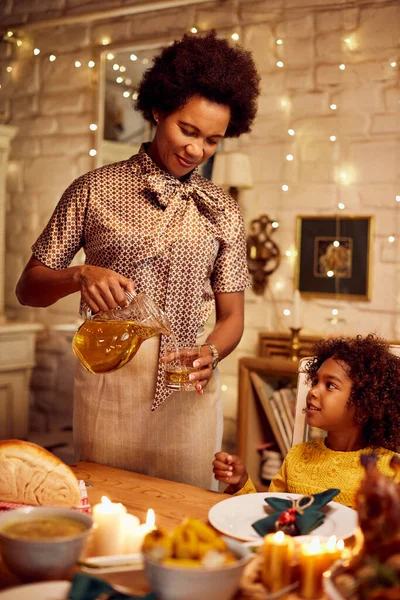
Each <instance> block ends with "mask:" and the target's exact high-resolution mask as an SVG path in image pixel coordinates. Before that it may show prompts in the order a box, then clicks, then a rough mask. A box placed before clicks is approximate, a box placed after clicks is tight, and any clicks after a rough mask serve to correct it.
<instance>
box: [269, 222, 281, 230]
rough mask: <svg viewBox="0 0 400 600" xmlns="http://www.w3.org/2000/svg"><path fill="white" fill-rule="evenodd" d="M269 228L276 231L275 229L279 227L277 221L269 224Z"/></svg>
mask: <svg viewBox="0 0 400 600" xmlns="http://www.w3.org/2000/svg"><path fill="white" fill-rule="evenodd" d="M271 227H273V229H277V228H278V227H279V223H278V221H273V222H272V223H271Z"/></svg>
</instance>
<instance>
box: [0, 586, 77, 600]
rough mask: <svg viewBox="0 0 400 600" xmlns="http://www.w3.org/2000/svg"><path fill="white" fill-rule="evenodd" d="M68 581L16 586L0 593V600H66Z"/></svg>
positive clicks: (68, 587)
mask: <svg viewBox="0 0 400 600" xmlns="http://www.w3.org/2000/svg"><path fill="white" fill-rule="evenodd" d="M70 587H71V582H70V581H43V582H40V583H30V584H27V585H18V586H17V587H13V588H9V589H8V590H4V591H3V592H0V600H28V598H31V599H32V600H67V594H68V592H69V589H70Z"/></svg>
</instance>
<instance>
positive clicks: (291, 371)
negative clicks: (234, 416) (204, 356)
mask: <svg viewBox="0 0 400 600" xmlns="http://www.w3.org/2000/svg"><path fill="white" fill-rule="evenodd" d="M297 367H298V363H297V362H293V361H291V360H288V359H285V358H262V357H245V358H241V359H240V360H239V396H238V422H237V426H238V428H237V451H238V454H239V456H241V457H242V459H243V460H244V462H245V464H246V466H247V470H248V473H249V475H250V477H251V479H252V481H253V483H254V485H255V486H256V488H257V489H258V490H259V491H261V492H262V491H266V490H267V489H268V488H267V487H265V485H263V483H262V482H261V479H260V455H259V453H258V451H257V446H261V445H262V444H265V443H267V442H273V443H275V444H276V445H277V443H276V440H275V437H274V435H273V432H272V429H271V426H270V424H269V421H268V419H267V417H266V415H265V412H264V409H263V407H262V406H261V403H260V401H259V398H258V395H257V394H256V393H255V392H254V389H253V385H252V383H251V379H250V373H251V372H256V373H259V374H260V375H264V376H266V377H267V379H268V380H269V381H270V382H271V383H272V384H273V385H276V386H277V387H284V386H286V385H287V383H288V382H289V383H290V384H292V385H293V386H295V385H296V382H297Z"/></svg>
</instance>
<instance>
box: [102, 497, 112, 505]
mask: <svg viewBox="0 0 400 600" xmlns="http://www.w3.org/2000/svg"><path fill="white" fill-rule="evenodd" d="M101 503H102V504H107V505H108V506H110V504H112V502H111V500H110V498H107V496H102V497H101Z"/></svg>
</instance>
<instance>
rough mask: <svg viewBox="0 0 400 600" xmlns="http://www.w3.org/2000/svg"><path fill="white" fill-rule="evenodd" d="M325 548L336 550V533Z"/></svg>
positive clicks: (330, 550)
mask: <svg viewBox="0 0 400 600" xmlns="http://www.w3.org/2000/svg"><path fill="white" fill-rule="evenodd" d="M338 312H339V311H337V310H336V311H335V309H334V310H333V311H332V314H333V315H337V314H338ZM326 549H327V550H328V551H329V552H333V551H334V550H336V535H331V537H330V538H329V539H328V541H327V542H326Z"/></svg>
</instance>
